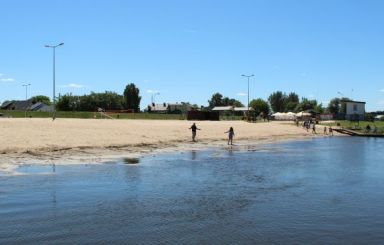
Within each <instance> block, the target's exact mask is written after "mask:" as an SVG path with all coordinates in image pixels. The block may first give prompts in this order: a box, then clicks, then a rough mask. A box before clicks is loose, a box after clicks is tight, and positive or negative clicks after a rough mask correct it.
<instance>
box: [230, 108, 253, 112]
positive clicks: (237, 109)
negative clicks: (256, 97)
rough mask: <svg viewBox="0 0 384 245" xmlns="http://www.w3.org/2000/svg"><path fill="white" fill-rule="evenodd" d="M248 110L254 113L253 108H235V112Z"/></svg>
mask: <svg viewBox="0 0 384 245" xmlns="http://www.w3.org/2000/svg"><path fill="white" fill-rule="evenodd" d="M248 109H249V110H250V111H253V108H252V107H249V108H247V107H235V108H233V110H235V111H248Z"/></svg>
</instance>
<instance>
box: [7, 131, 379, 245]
mask: <svg viewBox="0 0 384 245" xmlns="http://www.w3.org/2000/svg"><path fill="white" fill-rule="evenodd" d="M383 149H384V140H383V139H369V138H353V137H333V138H321V139H314V140H309V141H300V142H289V143H283V144H274V145H268V146H256V147H250V148H249V149H248V151H245V152H244V151H239V150H238V148H237V146H234V147H232V148H227V149H221V150H209V151H191V152H185V153H176V154H167V155H160V156H156V157H146V158H143V159H140V162H139V163H137V164H125V161H124V159H123V160H121V162H113V163H106V164H100V165H94V164H89V165H78V166H69V165H56V166H30V165H25V166H22V167H21V168H19V169H18V171H19V172H20V173H22V175H18V176H7V175H2V176H0V243H1V244H3V243H36V244H42V243H50V244H52V243H135V244H157V243H177V244H190V243H193V244H196V243H205V244H231V243H241V244H255V243H284V244H335V243H347V244H351V243H352V244H380V243H382V241H383V239H384V191H383V187H384V161H383Z"/></svg>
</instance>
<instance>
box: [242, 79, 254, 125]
mask: <svg viewBox="0 0 384 245" xmlns="http://www.w3.org/2000/svg"><path fill="white" fill-rule="evenodd" d="M241 76H243V77H246V78H247V80H248V104H247V105H248V108H247V119H249V78H250V77H253V76H254V75H253V74H252V75H241Z"/></svg>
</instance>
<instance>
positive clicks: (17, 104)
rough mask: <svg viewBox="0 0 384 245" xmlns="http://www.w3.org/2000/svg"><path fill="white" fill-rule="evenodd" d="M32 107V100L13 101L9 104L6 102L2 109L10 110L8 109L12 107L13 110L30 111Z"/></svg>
mask: <svg viewBox="0 0 384 245" xmlns="http://www.w3.org/2000/svg"><path fill="white" fill-rule="evenodd" d="M31 105H32V101H31V100H12V101H9V102H4V103H3V104H2V105H1V108H3V109H9V108H8V107H11V109H12V110H13V109H14V110H28V109H29V107H30V106H31Z"/></svg>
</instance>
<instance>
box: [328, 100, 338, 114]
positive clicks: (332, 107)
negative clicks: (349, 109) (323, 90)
mask: <svg viewBox="0 0 384 245" xmlns="http://www.w3.org/2000/svg"><path fill="white" fill-rule="evenodd" d="M339 111H340V99H339V98H333V99H331V101H329V103H328V107H327V112H329V113H332V114H337V113H339Z"/></svg>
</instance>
